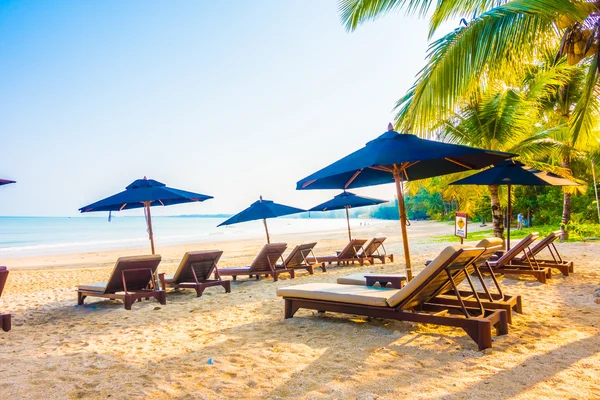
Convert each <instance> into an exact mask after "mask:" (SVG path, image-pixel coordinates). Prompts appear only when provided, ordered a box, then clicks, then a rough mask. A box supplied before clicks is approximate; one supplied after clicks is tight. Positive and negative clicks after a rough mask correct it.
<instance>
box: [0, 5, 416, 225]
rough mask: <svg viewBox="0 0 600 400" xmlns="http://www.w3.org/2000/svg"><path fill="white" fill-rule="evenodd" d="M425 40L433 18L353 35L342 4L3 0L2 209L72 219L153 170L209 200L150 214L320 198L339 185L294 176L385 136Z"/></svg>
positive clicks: (380, 191) (396, 21)
mask: <svg viewBox="0 0 600 400" xmlns="http://www.w3.org/2000/svg"><path fill="white" fill-rule="evenodd" d="M426 49H427V21H424V20H418V19H416V18H407V17H404V16H402V15H399V14H393V15H390V16H388V17H386V18H383V19H381V20H379V21H377V22H374V23H369V24H366V25H363V26H362V27H361V28H359V29H358V30H357V31H356V32H354V33H348V32H346V31H345V29H344V28H343V26H342V25H341V23H340V22H339V17H338V12H337V1H336V0H310V1H307V0H296V1H292V0H286V1H281V0H252V1H250V0H235V1H216V0H215V1H199V0H189V1H182V0H177V1H146V0H144V1H142V0H129V1H122V0H115V1H112V0H103V1H79V0H69V1H59V0H53V1H44V0H39V1H27V0H19V1H1V2H0V87H1V90H0V135H1V136H0V138H1V139H0V146H1V148H2V153H1V154H2V156H1V158H0V177H2V178H9V179H14V180H17V181H18V183H17V184H15V185H8V186H4V187H1V188H0V215H77V214H78V212H77V209H78V208H79V207H81V206H84V205H86V204H89V203H91V202H94V201H96V200H99V199H101V198H104V197H106V196H109V195H112V194H114V193H116V192H118V191H121V190H123V189H124V187H125V186H126V185H128V184H129V183H130V182H131V181H133V180H134V179H137V178H141V177H143V176H144V175H146V176H148V177H149V178H153V179H156V180H159V181H161V182H164V183H166V184H167V185H169V186H172V187H176V188H180V189H185V190H190V191H196V192H200V193H204V194H209V195H212V196H214V197H215V198H214V199H213V200H209V201H206V202H204V203H201V204H188V205H179V206H172V207H166V208H162V207H155V208H154V209H153V212H154V214H155V215H169V214H184V213H217V212H237V211H239V210H241V209H242V208H244V207H246V206H247V205H248V204H250V203H251V202H253V201H254V200H256V199H257V198H258V196H259V195H261V194H262V195H263V196H264V197H265V198H268V199H272V200H275V201H277V202H280V203H285V204H290V205H295V206H298V207H306V208H307V207H311V206H313V205H315V204H317V203H319V202H321V201H324V200H325V199H327V198H329V197H331V196H332V195H334V194H336V191H300V192H299V191H295V183H296V181H298V180H299V179H301V178H303V177H305V176H306V175H308V174H310V173H312V172H314V171H316V170H318V169H320V168H322V167H323V166H325V165H327V164H329V163H331V162H333V161H335V160H337V159H338V158H340V157H342V156H344V155H346V154H348V153H349V152H352V151H354V150H356V149H358V148H360V147H361V146H362V145H363V144H364V143H365V142H367V141H369V140H371V139H372V138H374V137H375V136H377V135H379V134H381V133H382V132H384V131H385V129H386V126H387V123H388V122H389V121H391V120H392V119H393V112H392V108H393V106H394V103H395V101H396V100H397V99H398V98H399V97H400V96H401V95H402V94H404V92H405V91H406V90H407V89H408V88H409V87H410V86H411V84H412V83H413V81H414V76H415V74H416V73H417V72H418V71H419V69H420V68H422V66H423V64H424V57H425V53H426ZM355 192H357V193H362V194H366V195H371V196H373V197H381V198H387V199H391V198H392V197H393V195H394V188H393V186H392V185H384V186H380V187H373V188H366V189H360V190H356V191H355ZM125 213H127V215H137V214H136V212H135V211H129V212H123V213H122V214H125Z"/></svg>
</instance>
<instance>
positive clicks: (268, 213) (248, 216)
mask: <svg viewBox="0 0 600 400" xmlns="http://www.w3.org/2000/svg"><path fill="white" fill-rule="evenodd" d="M304 211H305V210H302V209H300V208H296V207H290V206H285V205H283V204H278V203H275V202H273V201H271V200H263V198H262V196H260V199H259V200H258V201H255V202H254V203H252V204H251V205H250V207H248V208H246V209H245V210H243V211H241V212H239V213H237V214H235V215H234V216H233V217H231V218H229V219H228V220H227V221H225V222H221V223H220V224H219V225H217V226H218V227H219V226H224V225H233V224H239V223H240V222H248V221H256V220H259V219H262V220H263V224H264V225H265V232H266V233H267V243H271V238H270V237H269V228H268V227H267V218H277V217H281V216H283V215H289V214H296V213H300V212H304Z"/></svg>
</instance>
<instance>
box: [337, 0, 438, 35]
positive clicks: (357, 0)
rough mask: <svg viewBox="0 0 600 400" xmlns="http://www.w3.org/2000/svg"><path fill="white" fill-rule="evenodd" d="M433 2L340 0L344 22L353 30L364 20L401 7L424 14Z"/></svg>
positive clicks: (412, 12)
mask: <svg viewBox="0 0 600 400" xmlns="http://www.w3.org/2000/svg"><path fill="white" fill-rule="evenodd" d="M432 3H433V1H432V0H340V1H339V13H340V18H341V20H342V24H343V25H344V26H345V27H346V29H348V30H349V31H353V30H355V29H356V28H357V27H358V25H360V24H362V23H363V22H366V21H372V20H375V19H377V18H379V17H381V16H383V15H384V14H387V13H389V12H392V11H399V10H400V9H405V10H406V13H407V14H418V15H421V16H424V15H425V14H427V12H428V11H429V8H430V7H431V5H432Z"/></svg>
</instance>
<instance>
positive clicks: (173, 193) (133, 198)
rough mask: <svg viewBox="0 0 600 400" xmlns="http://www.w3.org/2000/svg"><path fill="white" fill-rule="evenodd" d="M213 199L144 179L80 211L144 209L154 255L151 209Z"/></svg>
mask: <svg viewBox="0 0 600 400" xmlns="http://www.w3.org/2000/svg"><path fill="white" fill-rule="evenodd" d="M212 198H213V197H212V196H207V195H204V194H199V193H193V192H187V191H185V190H179V189H173V188H170V187H167V186H166V185H165V184H164V183H161V182H158V181H155V180H154V179H147V178H146V177H144V179H138V180H135V181H134V182H133V183H131V184H130V185H129V186H127V187H126V188H125V190H124V191H122V192H120V193H117V194H115V195H113V196H110V197H107V198H105V199H102V200H100V201H97V202H95V203H92V204H89V205H87V206H85V207H81V208H80V209H79V211H80V212H82V213H85V212H93V211H121V210H129V209H133V208H142V207H144V212H145V214H146V219H147V223H148V235H149V237H150V246H151V248H152V254H154V235H153V232H152V216H151V214H150V207H152V206H159V205H160V206H170V205H173V204H182V203H190V202H194V201H198V202H200V201H204V200H208V199H212Z"/></svg>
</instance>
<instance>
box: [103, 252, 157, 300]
mask: <svg viewBox="0 0 600 400" xmlns="http://www.w3.org/2000/svg"><path fill="white" fill-rule="evenodd" d="M160 260H161V257H160V256H159V255H158V254H156V255H152V256H132V257H121V258H119V259H118V260H117V262H116V263H115V267H114V268H113V271H112V273H111V275H110V278H109V280H108V282H107V283H106V288H105V290H104V293H117V292H123V291H125V287H124V286H123V276H125V282H126V285H127V291H135V290H141V289H144V288H146V287H147V286H148V284H149V283H150V281H151V280H152V274H154V273H155V272H156V268H158V264H160Z"/></svg>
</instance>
